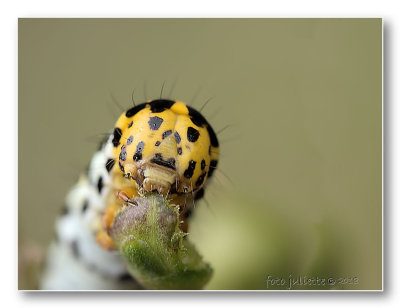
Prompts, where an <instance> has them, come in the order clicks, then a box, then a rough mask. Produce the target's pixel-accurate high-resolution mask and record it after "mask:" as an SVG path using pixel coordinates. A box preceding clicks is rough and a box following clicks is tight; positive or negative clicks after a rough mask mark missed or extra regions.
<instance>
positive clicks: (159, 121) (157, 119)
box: [148, 116, 164, 130]
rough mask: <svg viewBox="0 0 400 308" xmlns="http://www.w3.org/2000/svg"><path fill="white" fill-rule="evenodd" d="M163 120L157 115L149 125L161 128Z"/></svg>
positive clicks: (151, 127) (152, 127)
mask: <svg viewBox="0 0 400 308" xmlns="http://www.w3.org/2000/svg"><path fill="white" fill-rule="evenodd" d="M163 121H164V120H163V119H162V118H160V117H157V116H155V117H151V118H150V120H149V122H148V123H149V126H150V129H151V130H157V129H159V128H160V126H161V124H162V122H163Z"/></svg>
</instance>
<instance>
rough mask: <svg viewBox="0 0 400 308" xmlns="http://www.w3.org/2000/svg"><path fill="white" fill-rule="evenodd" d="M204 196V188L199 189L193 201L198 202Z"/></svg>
mask: <svg viewBox="0 0 400 308" xmlns="http://www.w3.org/2000/svg"><path fill="white" fill-rule="evenodd" d="M203 196H204V188H202V189H200V190H199V191H198V192H197V193H196V196H195V197H194V200H199V199H201V198H203Z"/></svg>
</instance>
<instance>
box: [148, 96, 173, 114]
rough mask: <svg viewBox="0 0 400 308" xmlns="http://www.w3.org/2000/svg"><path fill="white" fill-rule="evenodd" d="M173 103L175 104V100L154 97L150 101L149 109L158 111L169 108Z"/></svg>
mask: <svg viewBox="0 0 400 308" xmlns="http://www.w3.org/2000/svg"><path fill="white" fill-rule="evenodd" d="M173 104H175V102H174V101H171V100H168V99H156V100H154V101H152V102H150V110H151V112H153V113H160V112H163V111H164V110H165V109H169V108H171V106H172V105H173Z"/></svg>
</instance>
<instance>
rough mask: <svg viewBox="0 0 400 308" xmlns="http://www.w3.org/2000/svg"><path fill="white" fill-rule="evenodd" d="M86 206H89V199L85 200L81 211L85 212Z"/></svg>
mask: <svg viewBox="0 0 400 308" xmlns="http://www.w3.org/2000/svg"><path fill="white" fill-rule="evenodd" d="M88 207H89V201H88V200H85V203H84V204H83V206H82V213H85V212H86V210H87V209H88Z"/></svg>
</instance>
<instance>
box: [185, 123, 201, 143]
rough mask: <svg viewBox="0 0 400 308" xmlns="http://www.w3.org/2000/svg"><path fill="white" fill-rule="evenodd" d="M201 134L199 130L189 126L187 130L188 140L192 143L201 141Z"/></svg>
mask: <svg viewBox="0 0 400 308" xmlns="http://www.w3.org/2000/svg"><path fill="white" fill-rule="evenodd" d="M199 136H200V133H199V131H198V130H197V129H195V128H193V127H191V126H189V127H188V129H187V139H188V140H189V141H190V142H196V141H197V139H199Z"/></svg>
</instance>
